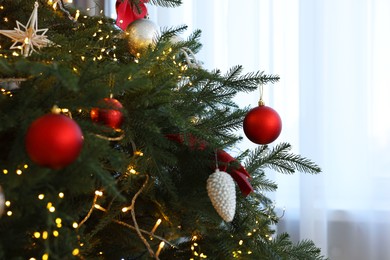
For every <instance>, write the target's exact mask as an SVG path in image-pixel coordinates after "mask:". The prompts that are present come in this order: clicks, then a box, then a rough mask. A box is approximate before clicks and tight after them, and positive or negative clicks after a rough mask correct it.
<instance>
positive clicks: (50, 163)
mask: <svg viewBox="0 0 390 260" xmlns="http://www.w3.org/2000/svg"><path fill="white" fill-rule="evenodd" d="M83 142H84V138H83V133H82V132H81V129H80V127H79V125H78V124H77V123H76V122H75V121H74V120H73V119H71V118H69V117H68V116H65V115H62V114H58V113H49V114H46V115H43V116H41V117H39V118H38V119H36V120H35V121H34V122H32V124H31V125H30V127H29V128H28V130H27V134H26V139H25V147H26V152H27V154H28V156H29V157H30V159H31V160H32V161H33V162H35V163H36V164H38V165H41V166H44V167H48V168H52V169H61V168H63V167H65V166H67V165H69V164H71V163H72V162H73V161H75V160H76V159H77V158H78V156H79V154H80V152H81V148H82V146H83Z"/></svg>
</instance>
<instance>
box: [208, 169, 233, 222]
mask: <svg viewBox="0 0 390 260" xmlns="http://www.w3.org/2000/svg"><path fill="white" fill-rule="evenodd" d="M207 193H208V195H209V198H210V200H211V203H212V204H213V206H214V208H215V210H216V211H217V212H218V214H219V215H220V216H221V218H222V219H223V220H225V221H226V222H231V221H232V220H233V218H234V214H235V212H236V188H235V186H234V180H233V178H232V177H231V176H230V174H228V173H227V172H223V171H220V170H219V169H216V170H215V172H214V173H213V174H211V175H210V177H209V178H208V179H207Z"/></svg>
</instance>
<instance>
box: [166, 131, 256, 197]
mask: <svg viewBox="0 0 390 260" xmlns="http://www.w3.org/2000/svg"><path fill="white" fill-rule="evenodd" d="M166 137H167V138H168V139H169V140H172V141H176V142H178V143H180V144H182V143H184V142H186V143H187V144H188V146H189V147H190V148H197V149H199V150H204V149H205V148H206V142H204V141H199V140H197V139H196V138H195V137H194V136H192V135H191V134H190V135H187V136H186V137H185V136H184V135H182V134H168V135H166ZM217 160H218V168H219V170H221V171H224V172H227V173H229V174H230V175H231V176H232V178H233V179H234V180H235V181H236V183H237V185H238V187H239V188H240V190H241V192H242V194H243V195H244V196H245V197H246V196H248V195H249V194H250V193H251V192H252V191H253V187H252V185H251V184H250V182H249V180H248V178H250V177H251V176H250V175H249V173H248V172H247V171H246V169H245V168H244V166H242V165H241V164H239V165H238V167H234V166H233V167H229V166H232V165H233V164H234V163H235V162H236V159H235V158H233V157H232V156H231V155H230V154H228V153H227V152H225V151H224V150H217Z"/></svg>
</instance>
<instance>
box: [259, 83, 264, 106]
mask: <svg viewBox="0 0 390 260" xmlns="http://www.w3.org/2000/svg"><path fill="white" fill-rule="evenodd" d="M259 92H260V99H259V102H258V104H259V106H264V104H265V103H264V100H263V95H264V84H263V82H261V83H260V85H259Z"/></svg>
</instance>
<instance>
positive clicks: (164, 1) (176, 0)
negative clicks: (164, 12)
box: [149, 0, 183, 7]
mask: <svg viewBox="0 0 390 260" xmlns="http://www.w3.org/2000/svg"><path fill="white" fill-rule="evenodd" d="M149 2H150V3H151V4H153V5H158V6H162V7H178V6H180V5H181V4H182V3H183V2H182V0H149Z"/></svg>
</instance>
